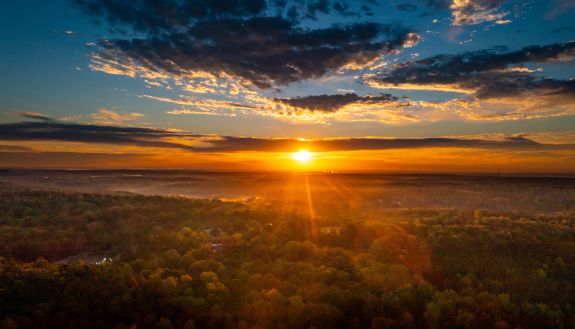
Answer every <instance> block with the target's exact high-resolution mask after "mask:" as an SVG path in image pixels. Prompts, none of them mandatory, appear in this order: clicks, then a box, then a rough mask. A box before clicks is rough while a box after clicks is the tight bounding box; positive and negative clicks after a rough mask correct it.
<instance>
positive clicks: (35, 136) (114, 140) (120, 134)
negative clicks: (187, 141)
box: [0, 122, 193, 150]
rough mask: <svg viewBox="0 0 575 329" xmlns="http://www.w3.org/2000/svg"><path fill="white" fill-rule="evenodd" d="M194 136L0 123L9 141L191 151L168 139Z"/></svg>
mask: <svg viewBox="0 0 575 329" xmlns="http://www.w3.org/2000/svg"><path fill="white" fill-rule="evenodd" d="M192 136H193V135H190V134H180V133H177V132H173V131H168V130H161V129H151V128H137V127H119V126H110V125H108V126H106V125H82V124H67V123H56V122H21V123H6V124H0V140H8V141H63V142H80V143H93V144H114V145H133V146H140V147H160V148H180V149H186V150H192V149H191V148H190V147H188V146H186V145H184V144H179V143H174V142H171V141H168V140H167V139H168V138H176V137H177V138H185V137H192Z"/></svg>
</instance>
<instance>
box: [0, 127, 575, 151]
mask: <svg viewBox="0 0 575 329" xmlns="http://www.w3.org/2000/svg"><path fill="white" fill-rule="evenodd" d="M168 139H170V141H168ZM177 139H182V142H184V141H187V142H188V143H187V144H180V143H178V142H177ZM0 140H10V141H65V142H81V143H92V144H111V145H131V146H139V147H153V148H168V149H181V150H185V151H189V152H204V153H210V152H241V151H263V152H265V151H270V152H282V151H283V152H293V151H294V150H298V149H302V148H306V149H309V150H313V151H317V152H322V151H323V152H331V151H358V150H388V149H417V148H429V147H442V148H478V149H505V150H551V149H573V148H574V147H575V145H558V144H540V143H537V142H534V141H532V140H529V139H527V138H525V137H522V136H517V137H509V138H506V139H504V140H486V139H459V138H421V139H406V138H403V139H402V138H395V139H386V138H339V139H318V140H299V139H276V138H250V137H233V136H213V135H196V134H192V133H190V132H173V131H167V130H163V129H153V128H135V127H117V126H96V125H78V124H63V123H46V122H22V123H13V124H0ZM200 140H201V142H202V144H204V145H206V146H202V147H199V146H197V147H196V146H190V143H189V142H193V141H200Z"/></svg>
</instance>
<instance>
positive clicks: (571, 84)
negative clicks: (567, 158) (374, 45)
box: [371, 42, 575, 98]
mask: <svg viewBox="0 0 575 329" xmlns="http://www.w3.org/2000/svg"><path fill="white" fill-rule="evenodd" d="M573 59H575V42H569V43H557V44H551V45H546V46H530V47H525V48H522V49H520V50H517V51H507V52H505V51H504V50H503V49H490V50H480V51H472V52H466V53H461V54H456V55H437V56H433V57H430V58H426V59H422V60H418V61H412V62H407V63H402V64H398V65H396V66H395V67H394V68H392V69H391V70H390V71H388V72H382V73H381V74H379V75H378V76H376V77H375V78H371V81H375V82H376V83H378V84H381V85H384V86H385V85H389V86H401V85H410V86H421V87H423V88H425V87H426V86H429V88H430V89H436V88H435V86H453V87H454V88H460V89H468V90H472V91H474V92H475V95H476V96H477V97H478V98H497V97H506V96H520V95H521V94H522V93H534V92H543V93H548V94H552V95H559V94H565V95H574V94H575V81H574V80H556V79H549V78H542V77H539V76H537V75H536V74H535V73H534V72H532V71H530V70H527V69H526V68H524V67H522V66H521V65H523V64H527V63H545V62H553V61H572V60H573ZM441 88H442V87H439V88H438V89H441Z"/></svg>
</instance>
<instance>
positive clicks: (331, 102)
mask: <svg viewBox="0 0 575 329" xmlns="http://www.w3.org/2000/svg"><path fill="white" fill-rule="evenodd" d="M398 100H399V99H398V98H397V97H395V96H392V95H390V94H382V95H379V96H364V97H361V96H358V95H357V94H354V93H348V94H342V95H317V96H306V97H296V98H275V99H274V101H275V102H277V103H280V104H285V105H289V106H292V107H295V108H298V109H303V110H308V111H319V112H326V113H330V112H337V111H338V110H339V109H341V108H342V107H344V106H346V105H350V104H379V103H387V102H394V101H398Z"/></svg>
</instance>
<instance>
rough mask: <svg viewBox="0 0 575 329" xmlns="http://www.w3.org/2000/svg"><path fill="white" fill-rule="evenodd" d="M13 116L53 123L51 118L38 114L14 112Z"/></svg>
mask: <svg viewBox="0 0 575 329" xmlns="http://www.w3.org/2000/svg"><path fill="white" fill-rule="evenodd" d="M13 114H16V115H19V116H21V117H23V118H27V119H34V120H40V121H47V122H49V121H54V118H52V117H51V116H49V115H47V114H44V113H40V112H14V113H13Z"/></svg>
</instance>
